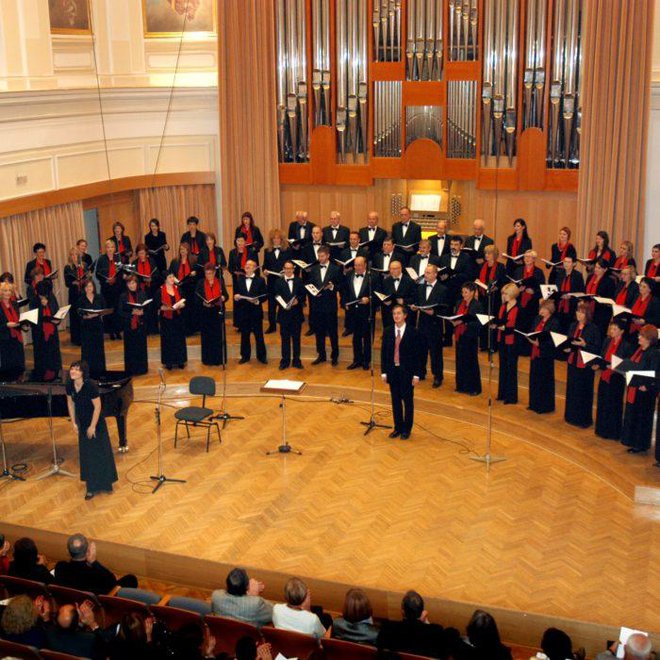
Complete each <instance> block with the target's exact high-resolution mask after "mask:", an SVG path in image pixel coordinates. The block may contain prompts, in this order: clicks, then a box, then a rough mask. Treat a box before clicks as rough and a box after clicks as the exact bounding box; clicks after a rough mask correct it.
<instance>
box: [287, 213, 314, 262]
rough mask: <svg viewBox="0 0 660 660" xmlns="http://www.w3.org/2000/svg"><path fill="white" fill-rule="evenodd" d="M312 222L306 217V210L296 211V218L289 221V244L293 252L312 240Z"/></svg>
mask: <svg viewBox="0 0 660 660" xmlns="http://www.w3.org/2000/svg"><path fill="white" fill-rule="evenodd" d="M313 227H314V223H313V222H310V221H309V220H308V219H307V211H296V219H295V220H293V221H292V222H291V223H289V233H288V234H287V236H288V239H289V245H290V246H291V249H292V250H293V251H294V252H298V251H299V250H301V249H302V248H303V247H304V246H305V245H307V244H308V243H311V242H312V228H313Z"/></svg>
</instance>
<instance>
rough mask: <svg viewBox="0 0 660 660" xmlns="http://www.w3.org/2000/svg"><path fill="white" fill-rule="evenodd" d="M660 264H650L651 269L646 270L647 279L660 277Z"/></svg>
mask: <svg viewBox="0 0 660 660" xmlns="http://www.w3.org/2000/svg"><path fill="white" fill-rule="evenodd" d="M659 265H660V264H656V263H655V262H654V261H652V262H651V263H650V264H649V267H648V268H647V269H646V277H658V266H659Z"/></svg>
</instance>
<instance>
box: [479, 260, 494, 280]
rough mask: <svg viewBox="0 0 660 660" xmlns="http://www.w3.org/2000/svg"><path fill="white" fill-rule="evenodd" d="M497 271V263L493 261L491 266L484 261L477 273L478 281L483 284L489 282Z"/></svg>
mask: <svg viewBox="0 0 660 660" xmlns="http://www.w3.org/2000/svg"><path fill="white" fill-rule="evenodd" d="M496 273H497V264H496V263H494V264H493V265H492V266H488V263H484V265H483V266H482V267H481V272H480V273H479V281H480V282H483V283H484V284H490V283H491V282H492V281H493V280H494V279H495V274H496Z"/></svg>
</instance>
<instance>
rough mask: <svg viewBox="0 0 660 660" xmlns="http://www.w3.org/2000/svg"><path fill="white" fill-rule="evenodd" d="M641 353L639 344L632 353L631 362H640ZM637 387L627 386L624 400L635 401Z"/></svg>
mask: <svg viewBox="0 0 660 660" xmlns="http://www.w3.org/2000/svg"><path fill="white" fill-rule="evenodd" d="M642 355H644V350H643V349H642V347H641V346H640V347H639V348H638V349H637V350H636V351H635V352H634V353H633V354H632V357H631V358H630V360H631V361H632V362H637V363H639V362H641V360H642ZM637 390H638V388H637V387H628V393H627V394H626V401H627V402H628V403H635V399H636V398H637Z"/></svg>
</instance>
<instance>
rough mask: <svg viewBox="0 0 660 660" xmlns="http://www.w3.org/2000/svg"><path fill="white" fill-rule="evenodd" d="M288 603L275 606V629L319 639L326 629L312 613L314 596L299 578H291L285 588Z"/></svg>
mask: <svg viewBox="0 0 660 660" xmlns="http://www.w3.org/2000/svg"><path fill="white" fill-rule="evenodd" d="M284 598H285V600H286V603H278V604H277V605H274V606H273V625H274V626H275V628H281V629H282V630H290V631H292V632H299V633H303V634H305V635H312V636H313V637H316V638H319V637H323V635H325V628H324V627H323V624H322V623H321V621H320V620H319V618H318V616H317V615H316V614H314V612H312V611H311V607H312V595H311V593H310V591H309V589H308V588H307V585H306V584H305V583H304V582H303V581H302V580H300V579H299V578H296V577H294V578H291V579H290V580H289V581H288V582H287V583H286V586H285V587H284Z"/></svg>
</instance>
